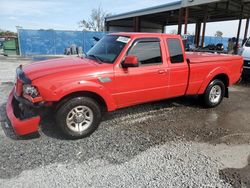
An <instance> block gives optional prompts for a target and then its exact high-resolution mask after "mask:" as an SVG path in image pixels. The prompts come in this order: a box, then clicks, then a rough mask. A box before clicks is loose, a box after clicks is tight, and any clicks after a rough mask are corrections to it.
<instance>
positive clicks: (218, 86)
mask: <svg viewBox="0 0 250 188" xmlns="http://www.w3.org/2000/svg"><path fill="white" fill-rule="evenodd" d="M225 89H226V88H225V84H224V83H223V82H222V81H221V80H218V79H215V80H213V81H212V82H211V83H210V84H209V85H208V87H207V89H206V91H205V93H204V94H203V95H202V100H203V104H204V106H205V107H207V108H214V107H216V106H218V105H219V104H220V103H221V102H222V100H223V98H224V96H225Z"/></svg>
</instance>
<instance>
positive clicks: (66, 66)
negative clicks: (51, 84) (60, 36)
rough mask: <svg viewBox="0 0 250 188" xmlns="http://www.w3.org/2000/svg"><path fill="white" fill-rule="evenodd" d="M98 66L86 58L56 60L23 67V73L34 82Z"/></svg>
mask: <svg viewBox="0 0 250 188" xmlns="http://www.w3.org/2000/svg"><path fill="white" fill-rule="evenodd" d="M98 65H99V64H98V63H96V62H95V61H93V60H90V59H86V58H84V59H81V58H77V57H76V58H58V59H52V60H46V61H39V62H35V63H32V64H29V65H26V66H24V67H23V71H24V73H25V74H26V76H27V77H28V78H29V79H31V80H35V79H37V78H40V77H44V76H47V75H51V74H55V73H58V72H64V71H74V70H79V69H82V70H84V69H85V70H86V69H87V68H91V67H97V66H98Z"/></svg>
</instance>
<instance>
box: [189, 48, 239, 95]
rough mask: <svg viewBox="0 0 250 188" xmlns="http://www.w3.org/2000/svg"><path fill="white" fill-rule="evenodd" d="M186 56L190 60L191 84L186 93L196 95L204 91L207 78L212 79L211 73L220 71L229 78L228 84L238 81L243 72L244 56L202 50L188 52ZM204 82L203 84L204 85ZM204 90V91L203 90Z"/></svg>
mask: <svg viewBox="0 0 250 188" xmlns="http://www.w3.org/2000/svg"><path fill="white" fill-rule="evenodd" d="M186 58H187V59H189V60H190V65H189V68H190V72H189V74H190V75H189V86H188V89H187V92H186V94H188V95H194V94H197V93H198V94H201V93H202V92H204V91H203V90H204V89H205V86H207V85H206V84H208V83H206V84H205V85H204V82H205V80H210V79H213V78H209V76H210V74H212V73H214V72H216V71H218V72H220V73H222V74H223V73H224V74H225V75H230V77H229V78H228V86H231V85H232V84H234V83H236V82H237V81H238V80H239V78H240V76H241V72H242V57H240V56H236V55H226V54H211V53H201V52H188V53H186ZM202 84H203V85H202ZM201 91H202V92H201Z"/></svg>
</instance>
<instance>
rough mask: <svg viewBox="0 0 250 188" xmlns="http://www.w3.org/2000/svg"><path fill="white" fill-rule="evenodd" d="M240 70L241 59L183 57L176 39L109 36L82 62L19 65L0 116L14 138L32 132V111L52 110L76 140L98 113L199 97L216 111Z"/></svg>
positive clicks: (89, 129)
mask: <svg viewBox="0 0 250 188" xmlns="http://www.w3.org/2000/svg"><path fill="white" fill-rule="evenodd" d="M242 67H243V59H242V57H240V56H232V55H215V54H207V53H187V54H186V53H185V52H184V47H183V45H182V40H181V38H180V37H179V36H177V35H166V34H156V33H154V34H153V33H152V34H146V33H117V34H109V35H107V36H105V37H104V38H102V39H101V40H100V41H99V42H98V43H97V44H96V45H95V46H94V47H93V48H92V49H91V50H90V51H89V52H88V53H87V54H86V57H84V58H64V59H55V60H47V61H42V62H37V63H32V64H30V65H27V66H23V67H22V66H20V67H18V68H17V81H16V84H15V87H14V88H13V90H12V91H11V93H10V96H9V99H8V102H7V106H6V110H7V115H8V118H9V119H10V121H11V124H12V126H13V128H14V130H15V132H16V133H17V134H18V135H26V134H30V133H33V132H36V131H38V128H39V122H40V115H39V114H40V113H39V109H40V108H41V109H44V107H47V108H51V107H53V109H54V110H55V119H56V122H57V125H58V126H59V127H60V128H61V129H62V131H63V132H64V133H65V134H66V135H68V136H70V137H71V138H82V137H86V136H88V135H90V134H91V133H92V132H93V131H94V130H95V129H96V128H97V127H98V125H99V123H100V121H101V117H102V113H103V112H105V111H108V112H110V111H114V110H116V109H119V108H123V107H127V106H132V105H136V104H139V103H145V102H150V101H157V100H161V99H167V98H173V97H178V96H184V95H200V96H201V98H202V99H203V102H204V105H205V106H206V107H216V106H217V105H219V104H220V103H221V101H222V99H223V97H224V96H226V97H228V87H229V86H231V85H232V84H234V83H236V82H237V81H238V80H239V79H240V76H241V73H242Z"/></svg>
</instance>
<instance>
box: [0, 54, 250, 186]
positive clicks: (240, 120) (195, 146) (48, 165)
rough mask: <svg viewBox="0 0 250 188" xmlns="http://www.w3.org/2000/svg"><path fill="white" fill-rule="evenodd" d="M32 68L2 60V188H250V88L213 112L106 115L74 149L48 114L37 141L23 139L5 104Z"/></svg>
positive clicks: (179, 105)
mask: <svg viewBox="0 0 250 188" xmlns="http://www.w3.org/2000/svg"><path fill="white" fill-rule="evenodd" d="M31 61H32V60H30V59H20V58H12V59H11V58H6V57H0V67H1V68H0V123H1V127H0V140H1V142H0V187H13V186H14V187H17V186H20V185H21V186H24V187H31V186H62V187H67V186H73V187H76V186H88V187H91V186H93V187H97V186H102V187H110V186H111V187H128V186H131V187H138V186H139V187H140V186H143V187H145V186H146V187H151V186H152V187H174V186H177V187H187V186H189V187H197V186H198V187H250V81H247V80H243V81H242V83H240V84H238V85H235V86H233V87H232V88H230V98H229V99H225V100H224V101H223V102H222V104H221V105H220V106H219V107H217V108H215V109H203V108H202V107H201V106H200V105H199V102H198V99H197V98H196V97H182V98H177V99H171V100H165V101H159V102H154V103H148V104H143V105H138V106H134V107H130V108H126V109H121V110H118V111H115V112H112V113H109V114H107V115H106V116H105V117H104V118H103V122H102V123H101V125H100V127H99V128H98V130H97V131H96V132H95V133H94V134H93V135H91V136H90V137H88V138H85V139H81V140H74V141H73V140H67V139H65V138H64V137H63V136H62V134H61V132H60V131H59V130H58V128H57V127H56V126H55V124H54V121H53V115H52V114H51V115H48V116H47V118H45V119H44V120H43V121H42V123H41V127H40V131H39V133H40V136H38V137H29V138H25V139H24V138H18V137H16V136H15V134H14V133H13V130H12V129H11V126H10V124H9V123H8V121H7V118H6V114H5V104H6V100H7V97H8V94H9V92H10V90H11V88H12V87H13V80H14V78H15V67H17V66H18V64H20V63H22V64H28V63H31ZM170 177H171V178H170ZM150 182H151V184H150Z"/></svg>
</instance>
